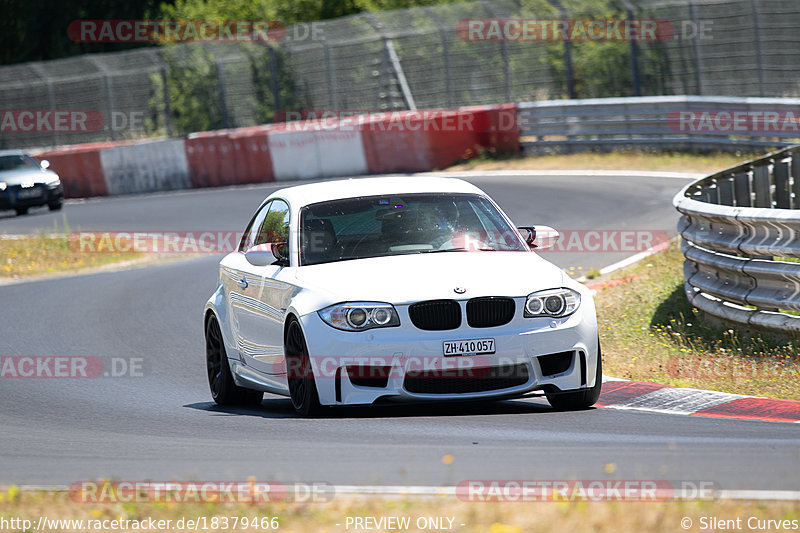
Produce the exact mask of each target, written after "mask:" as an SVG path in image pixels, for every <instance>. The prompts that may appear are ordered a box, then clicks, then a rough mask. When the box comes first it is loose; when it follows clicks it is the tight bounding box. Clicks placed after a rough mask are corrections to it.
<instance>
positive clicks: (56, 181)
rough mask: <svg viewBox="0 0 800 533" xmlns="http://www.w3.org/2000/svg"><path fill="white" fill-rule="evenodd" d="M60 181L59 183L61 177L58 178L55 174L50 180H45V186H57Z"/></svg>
mask: <svg viewBox="0 0 800 533" xmlns="http://www.w3.org/2000/svg"><path fill="white" fill-rule="evenodd" d="M60 183H61V178H59V177H58V176H56V177H55V178H53V179H52V180H50V181H48V182H47V186H48V187H58V185H59V184H60Z"/></svg>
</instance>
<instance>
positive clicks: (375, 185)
mask: <svg viewBox="0 0 800 533" xmlns="http://www.w3.org/2000/svg"><path fill="white" fill-rule="evenodd" d="M410 193H449V194H464V193H467V194H485V193H484V192H483V191H481V190H480V189H479V188H478V187H476V186H474V185H472V184H471V183H468V182H466V181H464V180H461V179H457V178H438V177H427V176H386V177H377V178H350V179H346V180H330V181H321V182H317V183H309V184H306V185H296V186H294V187H287V188H284V189H279V190H277V191H275V192H274V193H272V194H270V195H269V198H275V197H279V198H284V199H285V200H287V201H288V202H289V203H290V204H291V205H294V206H297V207H302V206H304V205H309V204H315V203H318V202H325V201H328V200H340V199H342V198H354V197H358V196H380V195H383V194H410Z"/></svg>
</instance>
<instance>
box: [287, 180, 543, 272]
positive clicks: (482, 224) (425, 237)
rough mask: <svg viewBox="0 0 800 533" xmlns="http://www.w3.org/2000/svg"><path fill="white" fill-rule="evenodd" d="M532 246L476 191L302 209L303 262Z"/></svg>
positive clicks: (349, 201)
mask: <svg viewBox="0 0 800 533" xmlns="http://www.w3.org/2000/svg"><path fill="white" fill-rule="evenodd" d="M461 251H528V247H527V246H526V245H525V243H524V242H523V241H522V239H521V237H520V236H519V233H517V231H516V229H515V228H514V227H512V226H510V225H509V224H508V223H507V222H506V220H505V218H504V217H503V216H502V215H501V214H500V212H499V211H498V210H497V208H495V206H494V205H493V204H492V203H491V202H489V201H488V200H487V199H486V198H484V197H482V196H479V195H476V194H458V195H453V194H407V195H389V196H367V197H360V198H346V199H342V200H333V201H329V202H321V203H318V204H313V205H310V206H307V207H305V208H304V209H303V210H302V212H301V214H300V264H301V265H314V264H319V263H329V262H331V261H341V260H347V259H362V258H366V257H379V256H387V255H404V254H414V253H431V252H461Z"/></svg>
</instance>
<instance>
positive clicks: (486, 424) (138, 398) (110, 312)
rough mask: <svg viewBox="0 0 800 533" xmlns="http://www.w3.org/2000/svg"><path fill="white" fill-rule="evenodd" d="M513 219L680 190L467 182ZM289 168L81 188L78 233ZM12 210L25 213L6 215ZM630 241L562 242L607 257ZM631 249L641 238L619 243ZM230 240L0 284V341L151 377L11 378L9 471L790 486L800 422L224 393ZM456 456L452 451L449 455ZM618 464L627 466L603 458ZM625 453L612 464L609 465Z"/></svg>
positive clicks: (149, 215)
mask: <svg viewBox="0 0 800 533" xmlns="http://www.w3.org/2000/svg"><path fill="white" fill-rule="evenodd" d="M470 181H473V182H474V183H476V184H477V185H479V186H481V187H483V188H484V189H485V190H486V191H487V192H488V193H489V194H491V195H492V196H493V197H494V198H495V200H497V201H498V203H499V204H500V205H501V206H502V207H503V208H504V209H505V210H506V211H507V212H508V213H509V215H510V216H511V217H512V219H513V220H514V221H515V222H516V223H518V224H535V223H539V224H547V225H551V226H554V227H556V228H567V229H575V230H581V229H599V228H606V229H655V230H664V231H668V232H669V233H670V234H674V232H675V229H674V228H675V223H676V221H677V214H676V213H675V211H674V210H673V208H672V206H671V198H672V196H673V195H674V193H675V192H676V191H677V190H678V189H679V188H680V187H681V186H682V185H684V184H685V183H686V182H685V180H680V179H675V178H654V177H591V178H589V177H547V176H543V177H520V176H516V177H514V176H507V177H503V176H492V177H491V178H480V179H478V178H476V179H471V180H470ZM277 187H278V185H274V184H270V185H264V186H256V187H241V188H229V189H207V190H196V191H182V192H176V193H163V194H152V195H140V196H129V197H119V198H108V199H100V200H89V201H84V202H71V203H68V204H66V205H65V207H64V210H63V214H64V215H66V219H67V221H68V223H69V226H70V228H71V229H72V230H77V229H84V230H109V231H130V230H143V231H144V230H148V231H166V230H169V231H173V230H174V231H177V230H235V231H241V230H242V229H243V228H244V226H245V224H246V223H247V221H248V219H249V217H250V216H251V214H252V212H253V211H254V209H255V208H256V207H257V205H258V204H259V202H260V201H261V200H262V199H263V198H264V197H265V196H266V195H267V194H269V192H271V191H272V190H274V189H275V188H277ZM7 214H9V213H7V212H3V213H2V214H0V233H9V234H11V233H27V232H30V231H35V230H38V229H44V230H52V229H53V227H54V221H58V223H59V225H60V224H61V222H62V213H57V214H52V213H49V212H47V211H46V210H44V211H42V210H33V211H32V212H31V214H30V215H29V216H25V217H13V216H8V217H6V216H5V215H7ZM11 214H13V213H11ZM625 255H626V254H604V253H583V254H577V253H551V254H549V255H548V256H546V257H547V258H548V259H550V260H551V261H553V262H555V263H556V264H559V265H560V266H562V267H569V266H581V267H582V269H584V271H585V269H588V268H601V267H604V266H607V265H609V264H611V263H614V262H616V261H619V260H620V259H622V258H623V257H624V256H625ZM627 255H629V254H627ZM219 258H220V256H219V255H209V256H204V257H200V258H196V259H191V260H187V261H182V262H176V263H169V264H163V265H158V266H152V267H148V268H139V269H134V270H126V271H120V272H107V273H99V274H89V275H82V276H75V277H68V278H56V279H49V280H42V281H32V282H26V283H18V284H11V285H6V286H0V302H2V306H0V324H2V336H0V355H3V356H37V355H38V356H53V355H65V356H75V355H89V356H100V357H115V358H122V359H124V360H131V359H134V360H140V361H142V362H143V367H142V374H143V375H142V376H141V377H124V378H113V377H98V378H96V379H22V378H19V379H13V378H8V379H0V402H2V406H3V408H2V409H1V410H0V450H2V451H0V483H5V482H14V483H22V484H41V485H66V484H70V483H73V482H75V481H79V480H85V479H98V478H115V479H120V480H145V479H151V480H168V479H179V480H180V479H197V480H245V479H247V478H248V477H249V476H255V477H256V478H257V479H259V480H274V481H284V482H291V481H304V482H321V483H329V484H368V485H374V484H388V485H454V484H457V483H458V482H460V481H463V480H468V479H482V480H488V479H545V480H546V479H551V480H552V479H571V478H575V479H606V478H609V477H612V478H615V479H623V480H626V479H627V480H631V479H652V480H672V481H680V480H685V481H696V482H701V481H702V482H713V483H714V484H715V486H717V487H718V488H722V489H730V490H735V489H787V490H788V489H794V488H796V486H797V479H796V475H797V472H800V439H799V438H798V436H800V426H799V425H798V424H784V423H774V422H755V421H739V420H725V419H710V418H700V417H689V416H679V415H669V414H655V413H647V412H634V411H622V410H614V409H604V408H597V409H592V410H587V411H583V412H574V413H560V412H554V411H553V410H552V409H550V408H549V406H548V405H547V403H546V402H545V401H544V400H538V399H525V400H514V401H504V402H494V403H487V404H449V405H443V406H431V405H414V406H408V405H400V406H381V407H373V408H352V409H343V410H337V411H334V413H333V414H332V416H331V417H330V418H325V419H300V418H296V417H295V416H294V414H293V411H292V409H291V404H290V402H289V400H288V399H285V398H281V397H275V396H270V395H266V396H265V399H264V402H263V403H262V405H261V406H260V407H258V408H248V409H222V408H218V407H216V406H215V405H214V404H213V403H212V402H211V399H210V395H209V392H208V385H207V382H206V376H205V366H204V343H203V332H202V326H201V316H202V306H203V303H204V302H205V300H206V299H207V297H208V296H209V294H210V293H211V292H212V291H213V290H214V288H215V283H216V275H217V271H216V263H217V262H218V260H219ZM447 454H450V455H452V459H453V460H452V462H451V463H450V464H445V463H446V462H449V461H443V457H444V456H445V455H447ZM612 463H613V464H614V465H615V470H614V469H610V468H609V467H608V466H607V465H609V464H612ZM612 470H613V474H611V475H610V474H608V472H611V471H612Z"/></svg>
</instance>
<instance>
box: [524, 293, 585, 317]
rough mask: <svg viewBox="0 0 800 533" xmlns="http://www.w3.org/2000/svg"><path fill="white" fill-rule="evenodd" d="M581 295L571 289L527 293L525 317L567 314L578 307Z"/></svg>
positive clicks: (563, 315) (562, 315)
mask: <svg viewBox="0 0 800 533" xmlns="http://www.w3.org/2000/svg"><path fill="white" fill-rule="evenodd" d="M580 303H581V295H580V294H579V293H578V292H576V291H573V290H572V289H566V288H561V289H548V290H546V291H538V292H534V293H531V294H529V295H528V299H527V300H526V301H525V312H524V313H523V315H524V316H525V317H526V318H532V317H537V316H546V317H552V318H560V317H565V316H569V315H571V314H572V313H574V312H575V310H576V309H578V306H579V305H580Z"/></svg>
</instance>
